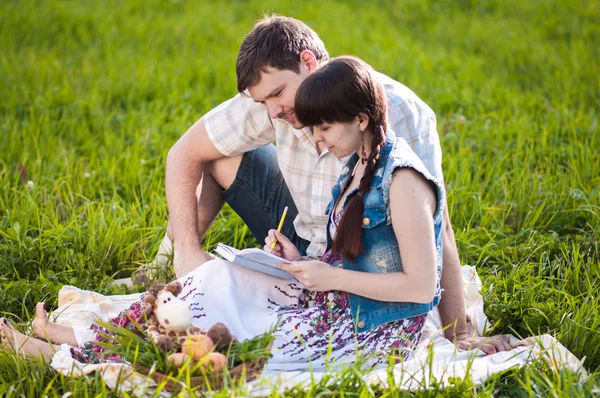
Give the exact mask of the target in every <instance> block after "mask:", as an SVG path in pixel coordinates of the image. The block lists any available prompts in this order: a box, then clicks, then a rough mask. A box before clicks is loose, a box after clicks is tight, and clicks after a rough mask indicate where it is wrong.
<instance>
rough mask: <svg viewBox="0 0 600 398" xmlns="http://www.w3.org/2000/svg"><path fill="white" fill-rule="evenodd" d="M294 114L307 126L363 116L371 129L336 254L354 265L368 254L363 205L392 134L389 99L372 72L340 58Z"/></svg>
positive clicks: (304, 90) (299, 97)
mask: <svg viewBox="0 0 600 398" xmlns="http://www.w3.org/2000/svg"><path fill="white" fill-rule="evenodd" d="M294 108H295V112H296V117H297V119H298V120H299V121H300V122H301V123H302V124H304V125H305V126H316V125H319V124H322V123H336V122H341V123H349V122H351V121H353V120H354V119H355V118H356V117H357V116H358V115H359V113H364V114H366V115H367V116H368V117H369V124H368V127H367V129H369V130H371V131H372V132H373V140H372V141H371V153H370V155H369V157H368V159H367V165H366V168H365V174H364V175H363V177H362V178H361V180H360V184H359V186H358V193H357V194H356V195H355V196H354V197H353V198H352V199H351V200H350V202H349V203H348V205H347V206H346V209H345V210H344V215H343V216H342V219H341V220H340V223H339V225H338V227H337V232H336V235H335V238H334V241H333V250H335V251H336V252H338V253H340V254H341V255H342V257H343V258H345V259H348V260H350V261H354V260H355V259H356V256H358V255H359V254H360V253H362V251H363V245H362V233H361V231H362V229H361V228H362V219H363V213H364V202H363V199H364V197H365V195H366V194H367V191H368V190H369V187H370V186H371V180H372V179H373V173H374V172H375V168H376V166H377V161H378V160H379V153H380V151H381V148H382V146H383V143H384V141H385V131H386V130H387V121H386V112H387V99H386V96H385V91H384V90H383V86H382V85H381V84H380V83H379V82H378V81H377V80H375V76H374V71H373V69H372V68H371V67H370V66H369V65H368V64H367V63H366V62H364V61H362V60H360V59H358V58H355V57H349V56H344V57H337V58H334V59H332V60H331V61H329V62H328V63H327V64H325V65H323V66H322V67H320V68H319V69H318V70H317V71H315V72H313V73H312V74H310V75H309V76H308V77H307V78H306V79H304V81H303V82H302V84H301V85H300V87H299V88H298V92H297V93H296V99H295V107H294Z"/></svg>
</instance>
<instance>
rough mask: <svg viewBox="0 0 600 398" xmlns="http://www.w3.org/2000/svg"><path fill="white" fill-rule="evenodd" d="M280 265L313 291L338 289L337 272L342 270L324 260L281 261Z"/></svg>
mask: <svg viewBox="0 0 600 398" xmlns="http://www.w3.org/2000/svg"><path fill="white" fill-rule="evenodd" d="M279 267H280V268H281V269H283V270H285V271H287V272H289V273H290V274H292V275H294V277H296V279H297V280H298V282H300V283H302V284H303V285H304V286H305V287H306V288H307V289H308V290H310V291H313V292H326V291H329V290H337V285H336V274H337V272H338V271H340V269H339V268H337V267H332V266H331V265H329V264H327V263H325V262H323V261H316V260H313V261H299V262H297V263H293V264H287V263H281V264H279Z"/></svg>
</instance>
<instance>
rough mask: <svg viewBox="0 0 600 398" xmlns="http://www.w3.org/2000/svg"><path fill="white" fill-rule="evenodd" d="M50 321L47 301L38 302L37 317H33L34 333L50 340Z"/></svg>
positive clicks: (36, 306)
mask: <svg viewBox="0 0 600 398" xmlns="http://www.w3.org/2000/svg"><path fill="white" fill-rule="evenodd" d="M49 324H50V321H48V313H47V312H46V304H45V303H37V304H36V305H35V318H34V319H33V333H34V334H35V336H36V337H37V338H40V339H44V340H50V341H52V339H51V338H50V336H49V335H48V332H49V331H48V329H49V328H48V326H49Z"/></svg>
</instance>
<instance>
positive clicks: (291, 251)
mask: <svg viewBox="0 0 600 398" xmlns="http://www.w3.org/2000/svg"><path fill="white" fill-rule="evenodd" d="M275 239H277V244H275V248H274V249H272V250H271V246H272V245H273V241H274V240H275ZM263 250H264V251H266V252H269V253H273V254H274V255H276V256H279V257H281V258H285V259H286V260H288V261H300V260H302V256H301V255H300V251H299V250H298V248H297V247H296V246H295V245H294V244H293V243H292V241H291V240H289V239H288V238H286V236H285V235H284V234H282V233H281V232H279V231H277V230H276V229H271V230H269V235H267V237H266V238H265V246H264V247H263Z"/></svg>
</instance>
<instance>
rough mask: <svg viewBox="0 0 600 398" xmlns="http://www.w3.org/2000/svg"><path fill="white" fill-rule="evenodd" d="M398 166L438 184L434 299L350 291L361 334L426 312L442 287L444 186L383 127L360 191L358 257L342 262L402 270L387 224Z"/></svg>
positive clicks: (341, 184) (343, 180)
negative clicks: (379, 145)
mask: <svg viewBox="0 0 600 398" xmlns="http://www.w3.org/2000/svg"><path fill="white" fill-rule="evenodd" d="M357 161H358V155H357V154H356V153H355V154H353V155H352V156H351V157H350V159H349V160H348V163H347V164H346V167H344V168H343V169H342V174H341V175H340V177H339V179H338V181H337V183H336V184H335V185H334V186H333V189H332V193H333V200H332V201H331V202H330V203H329V206H328V207H327V210H326V211H325V214H327V215H329V214H330V213H331V211H333V208H334V206H335V203H336V202H337V200H338V199H339V197H340V196H341V194H342V192H343V191H344V188H345V187H346V186H347V184H348V183H349V181H350V179H351V177H352V174H351V173H350V170H353V169H354V166H355V165H356V162H357ZM400 167H411V168H413V169H415V170H416V171H418V172H419V173H421V174H423V176H425V178H427V179H428V180H430V181H431V182H432V185H433V186H434V187H435V188H437V192H436V195H437V210H436V213H435V215H434V218H433V221H434V231H435V247H436V250H437V271H438V272H437V273H438V278H437V284H436V292H435V296H434V299H433V300H432V301H431V302H430V303H427V304H422V303H410V302H387V301H378V300H373V299H369V298H366V297H362V296H357V295H355V294H349V300H350V309H351V311H352V317H353V319H354V322H355V326H356V327H357V330H358V332H363V331H365V330H369V329H371V328H374V327H377V326H379V325H382V324H384V323H387V322H390V321H395V320H399V319H404V318H410V317H413V316H417V315H421V314H425V313H427V312H429V311H430V310H431V309H433V308H434V307H435V306H436V305H437V304H438V303H439V301H440V296H441V293H442V289H441V288H440V278H441V273H442V215H443V206H444V203H445V198H444V195H445V193H444V188H443V186H442V184H441V183H440V182H439V181H437V180H436V179H435V178H434V177H433V176H431V174H430V173H429V172H428V171H427V169H426V168H425V166H424V165H423V162H422V161H421V160H420V159H419V157H418V156H417V155H416V154H415V153H414V152H413V151H412V150H411V149H410V147H409V145H408V143H407V142H406V141H405V140H404V139H403V138H399V137H398V138H397V137H396V134H395V133H394V132H393V131H391V130H388V132H387V137H386V141H385V144H384V147H383V149H382V150H381V152H380V158H379V161H378V162H377V166H376V169H375V173H374V175H373V179H372V181H371V186H370V188H369V190H368V192H367V193H366V194H365V196H364V198H363V201H364V205H365V210H364V213H363V224H362V243H363V249H364V251H363V253H361V254H360V255H358V256H357V257H356V259H355V261H354V262H351V261H348V260H345V259H344V260H343V261H342V263H343V266H344V268H345V269H348V270H353V271H362V272H401V271H402V270H403V268H402V260H401V258H400V250H399V247H398V241H397V240H396V235H395V234H394V230H393V227H392V220H391V215H390V206H389V189H390V184H391V181H392V173H393V171H394V170H395V169H397V168H400ZM357 191H358V189H354V190H353V191H352V192H351V193H350V194H349V195H348V196H347V197H346V200H345V203H344V207H346V205H347V204H348V201H349V200H350V199H351V198H352V197H354V195H355V194H356V193H357ZM330 222H331V217H328V222H327V248H328V249H329V248H331V246H332V243H333V242H332V239H331V236H330V233H329V223H330Z"/></svg>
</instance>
